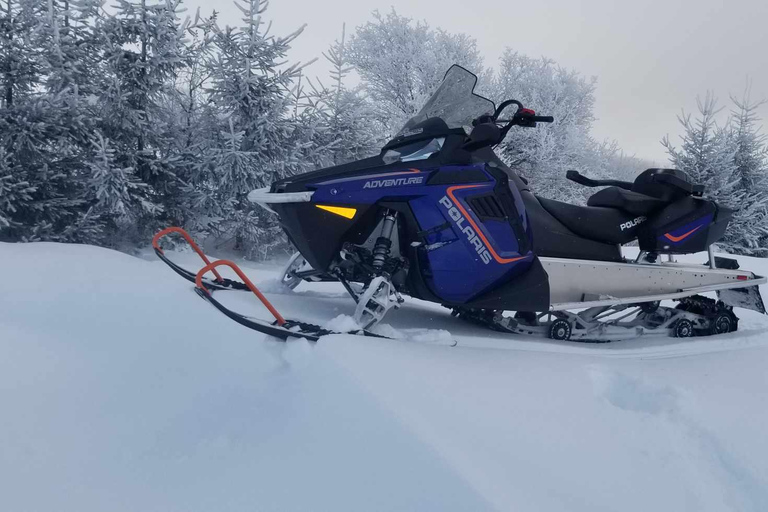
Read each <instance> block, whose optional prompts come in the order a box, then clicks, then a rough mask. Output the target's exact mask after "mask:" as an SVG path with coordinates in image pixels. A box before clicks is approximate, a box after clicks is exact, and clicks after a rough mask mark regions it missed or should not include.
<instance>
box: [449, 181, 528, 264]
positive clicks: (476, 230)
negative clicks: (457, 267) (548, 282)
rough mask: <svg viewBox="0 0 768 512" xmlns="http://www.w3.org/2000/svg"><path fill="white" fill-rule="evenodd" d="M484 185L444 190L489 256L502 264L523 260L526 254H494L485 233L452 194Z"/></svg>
mask: <svg viewBox="0 0 768 512" xmlns="http://www.w3.org/2000/svg"><path fill="white" fill-rule="evenodd" d="M484 186H485V185H457V186H455V187H448V190H447V191H446V192H447V193H448V195H449V196H450V198H451V199H452V200H453V204H455V205H456V208H458V209H459V210H460V211H461V213H463V214H464V218H465V219H467V221H469V223H470V224H471V225H472V227H473V228H475V232H476V233H477V236H479V237H480V239H481V240H482V241H483V242H484V243H485V246H486V247H487V248H488V251H489V252H490V253H491V256H493V259H495V260H496V262H498V263H501V264H502V265H503V264H505V263H513V262H515V261H520V260H524V259H525V258H527V256H519V257H517V258H502V257H501V256H499V255H498V254H496V251H494V250H493V247H492V246H491V244H490V243H489V242H488V239H487V238H485V235H484V234H483V232H482V230H481V229H480V228H479V227H478V225H477V224H475V221H473V220H472V217H471V216H470V215H469V213H467V210H465V209H464V207H463V206H461V203H460V202H459V201H458V199H456V196H454V195H453V191H454V190H461V189H463V188H477V187H484Z"/></svg>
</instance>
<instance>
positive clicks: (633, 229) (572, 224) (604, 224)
mask: <svg viewBox="0 0 768 512" xmlns="http://www.w3.org/2000/svg"><path fill="white" fill-rule="evenodd" d="M538 200H539V202H540V203H541V206H543V207H544V209H545V210H546V211H547V212H549V214H550V215H552V216H553V217H554V218H555V219H557V220H558V221H559V222H560V223H561V224H562V225H564V226H565V227H566V228H568V229H569V230H571V231H572V232H573V233H575V234H577V235H578V236H581V237H584V238H588V239H590V240H595V241H597V242H603V243H607V244H625V243H628V242H631V241H632V240H634V239H635V238H637V229H638V227H639V226H640V224H642V222H641V221H638V219H637V216H636V215H635V214H629V213H627V212H625V211H622V210H620V209H618V208H607V207H603V206H578V205H574V204H569V203H561V202H560V201H554V200H552V199H545V198H543V197H538Z"/></svg>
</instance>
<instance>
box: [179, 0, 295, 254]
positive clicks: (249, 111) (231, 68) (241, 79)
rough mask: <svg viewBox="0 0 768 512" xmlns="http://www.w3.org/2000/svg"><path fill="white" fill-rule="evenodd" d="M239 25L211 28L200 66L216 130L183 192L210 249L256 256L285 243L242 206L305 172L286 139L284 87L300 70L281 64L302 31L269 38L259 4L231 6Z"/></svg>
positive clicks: (258, 212)
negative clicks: (210, 240) (208, 51)
mask: <svg viewBox="0 0 768 512" xmlns="http://www.w3.org/2000/svg"><path fill="white" fill-rule="evenodd" d="M236 5H237V7H238V8H239V9H240V10H241V11H242V12H243V14H244V17H243V26H242V27H241V28H231V27H225V28H223V29H222V28H220V27H218V26H216V25H214V27H213V42H214V44H215V52H214V53H213V55H212V56H211V58H210V59H209V60H208V61H207V63H206V65H207V68H208V73H209V75H210V82H209V84H208V89H207V92H208V94H209V95H210V96H209V97H210V101H211V103H212V104H213V105H214V107H215V109H216V120H215V122H216V123H217V126H216V129H215V130H214V129H213V126H212V127H211V131H212V133H211V134H210V135H212V137H211V138H210V140H209V142H208V145H207V147H205V148H204V151H203V154H202V155H201V157H202V158H201V161H200V162H199V164H198V166H197V167H196V173H195V175H194V177H193V178H192V179H191V180H190V182H189V183H188V188H187V192H189V193H190V194H191V195H190V197H189V198H188V200H189V201H190V202H191V204H194V205H198V207H201V210H200V211H199V214H198V215H197V220H196V226H197V227H198V229H201V230H206V231H208V232H209V233H210V234H212V235H213V237H214V238H215V239H216V241H217V243H218V245H222V244H227V245H228V246H229V247H231V248H233V249H235V250H238V251H243V252H245V253H246V255H247V256H249V257H254V256H264V255H266V254H267V253H268V252H269V251H270V250H272V249H275V248H277V247H279V246H283V247H285V246H286V242H285V239H284V238H283V237H282V236H280V235H279V228H278V227H277V223H276V219H275V218H274V216H273V215H271V214H269V213H267V212H265V211H264V210H263V209H261V208H258V207H256V206H254V205H252V204H251V203H249V202H248V200H247V198H246V195H247V194H248V192H250V191H251V190H253V189H255V188H259V187H264V186H268V185H269V184H270V183H271V182H272V181H274V180H276V179H279V178H282V177H285V176H289V175H291V174H293V173H295V172H298V171H300V170H303V169H305V167H303V165H302V162H301V158H300V157H301V147H300V146H299V144H297V141H296V140H294V132H295V127H296V125H295V123H294V122H293V121H292V119H291V118H290V116H289V114H290V112H291V110H292V108H291V107H292V99H291V93H290V91H291V88H292V85H293V82H294V80H295V79H296V78H297V77H298V74H299V72H300V66H299V65H297V64H295V65H290V66H282V64H283V63H284V61H285V58H286V55H287V52H288V49H289V48H290V44H291V42H292V41H293V40H294V39H295V38H296V37H298V36H299V34H300V33H301V32H302V30H303V27H302V28H300V29H299V30H297V31H295V32H293V33H291V34H289V35H288V36H285V37H276V36H272V35H270V34H269V27H268V26H267V27H266V28H265V27H264V22H263V20H262V15H263V13H264V11H265V8H266V5H265V4H262V3H261V2H260V1H259V0H250V1H249V2H247V3H239V2H238V3H236Z"/></svg>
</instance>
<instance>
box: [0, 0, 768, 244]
mask: <svg viewBox="0 0 768 512" xmlns="http://www.w3.org/2000/svg"><path fill="white" fill-rule="evenodd" d="M236 5H237V7H238V8H239V9H240V11H241V12H242V21H241V23H240V24H239V26H235V27H232V26H221V25H220V23H219V21H218V19H217V15H216V13H215V12H213V11H211V12H208V13H205V12H197V13H189V12H187V11H186V10H185V8H184V5H183V4H182V2H181V1H180V0H174V1H171V0H167V1H159V2H158V1H151V0H135V1H129V0H118V1H117V2H116V3H114V4H110V5H107V4H106V3H105V2H103V1H101V0H47V1H41V0H0V94H1V97H0V241H5V242H32V241H59V242H72V243H87V244H95V245H101V246H107V247H113V248H118V249H121V250H128V251H130V250H132V249H135V248H137V247H142V246H146V245H147V244H148V242H149V240H150V239H151V236H152V234H153V233H154V232H155V231H157V230H158V229H159V228H161V227H165V226H168V225H178V226H183V227H184V228H185V229H187V230H189V231H190V232H191V233H192V234H193V236H196V237H197V238H199V239H202V240H205V245H206V246H207V247H209V248H214V249H217V250H221V249H224V250H229V251H234V252H236V253H238V254H240V255H242V256H244V257H246V258H250V259H265V258H270V257H275V256H279V255H282V254H284V253H285V252H286V251H288V250H290V246H289V244H288V241H287V240H286V238H285V237H284V235H283V234H282V232H281V230H280V228H279V226H278V225H277V222H276V219H275V218H274V217H273V216H271V215H270V214H269V213H268V212H266V211H264V210H262V209H260V208H259V207H257V206H254V205H252V204H250V203H249V202H248V201H247V199H246V195H247V193H248V192H249V191H251V190H252V189H255V188H258V187H264V186H267V185H269V184H270V183H271V182H272V181H274V180H275V179H278V178H283V177H286V176H290V175H293V174H297V173H302V172H306V171H309V170H312V169H316V168H319V167H323V166H328V165H333V164H339V163H343V162H347V161H351V160H355V159H359V158H362V157H365V156H370V155H372V154H376V153H378V151H379V150H380V148H381V146H382V145H383V144H384V143H385V142H386V141H387V140H388V139H389V138H391V136H392V135H393V134H394V133H396V132H397V131H398V130H399V128H400V127H401V126H402V125H403V124H404V122H405V121H406V120H407V119H408V118H409V117H411V116H412V115H414V114H415V113H416V112H417V111H418V110H419V108H420V107H421V105H422V104H423V102H424V101H425V99H426V98H427V97H428V96H429V95H430V94H431V92H432V91H433V90H434V89H435V88H436V87H437V86H438V85H439V83H440V80H441V79H442V77H443V74H444V73H445V71H446V70H447V69H448V68H449V67H450V65H452V64H454V63H455V64H460V65H462V66H464V67H466V68H467V69H469V70H471V71H473V72H475V73H477V74H478V76H479V83H478V89H477V90H478V92H480V93H481V94H484V95H485V96H487V97H489V98H491V99H493V100H495V101H498V100H500V99H503V98H516V99H518V100H520V101H522V102H523V103H524V104H526V105H530V106H531V107H532V108H535V109H536V111H537V112H541V113H542V114H546V115H552V116H554V117H555V120H556V122H555V123H554V124H552V125H548V126H546V127H540V128H539V129H536V130H519V131H518V132H514V133H510V135H509V136H508V137H507V139H506V140H505V141H504V142H503V143H502V144H501V145H500V146H499V147H497V152H498V153H499V155H500V157H501V158H502V159H503V160H504V161H505V162H506V163H508V164H509V165H510V166H511V167H512V168H513V169H514V170H515V171H516V172H518V173H519V174H521V175H522V176H524V177H526V178H527V179H529V180H530V182H531V184H532V186H533V187H534V189H535V190H536V192H537V193H540V194H541V195H544V196H547V197H550V198H554V199H562V200H568V201H577V202H580V201H584V200H585V196H584V195H583V194H585V193H586V191H585V190H584V189H583V188H581V189H580V188H579V187H575V186H573V185H572V184H569V182H568V181H566V180H565V178H564V177H565V172H566V170H570V169H574V170H578V171H580V172H583V173H585V174H588V175H590V176H594V177H618V178H621V179H632V178H633V176H634V175H635V174H637V173H639V172H641V171H642V170H644V169H645V168H647V167H651V166H652V163H651V162H647V161H644V160H643V159H641V158H635V157H634V156H627V155H625V153H624V152H623V151H622V150H621V148H619V147H618V144H617V143H616V142H614V141H611V140H605V141H601V140H596V139H595V138H594V137H593V136H592V135H591V128H592V125H593V123H594V122H595V115H594V105H595V101H596V94H597V79H596V78H594V77H586V76H583V75H582V74H581V73H579V72H578V70H573V69H567V68H565V67H563V66H560V65H558V64H557V63H556V62H554V61H552V60H550V59H547V58H543V57H536V58H534V57H529V56H526V55H523V54H521V53H519V52H516V51H515V50H514V41H513V40H511V41H510V42H509V47H508V48H507V50H506V51H505V52H504V54H503V55H502V57H501V58H500V59H499V61H498V62H496V63H493V64H492V65H489V63H487V62H485V60H484V58H483V56H482V55H481V54H480V52H479V51H478V48H477V42H476V40H475V39H474V38H472V37H471V36H468V35H466V34H454V33H448V32H446V31H444V30H442V29H440V28H437V27H431V26H430V25H428V24H427V23H425V22H421V21H418V20H413V19H410V18H408V17H407V16H403V15H401V14H398V13H397V12H395V11H394V10H392V11H389V12H378V11H375V12H373V13H372V14H371V17H370V19H369V21H368V22H367V23H365V24H362V25H360V26H358V27H355V28H354V29H351V30H347V29H346V28H345V27H343V26H342V25H341V21H340V22H339V23H340V26H339V38H338V39H337V41H336V42H335V43H334V44H333V45H331V46H330V47H329V48H327V49H326V50H325V51H324V52H322V53H321V54H320V55H318V58H319V59H324V60H326V61H327V63H328V67H329V68H330V69H331V71H330V73H329V74H328V75H327V76H319V77H318V76H315V75H314V74H313V71H312V66H311V65H307V64H306V63H305V64H301V63H295V62H293V61H292V58H291V52H290V48H291V44H292V42H293V41H295V40H296V38H299V37H301V36H302V29H301V28H299V29H298V30H296V31H295V32H293V33H290V34H283V35H275V34H273V33H272V32H271V30H270V24H269V11H268V9H267V5H266V3H265V2H261V1H259V0H250V1H245V2H243V1H239V2H236ZM704 87H706V84H704ZM760 105H761V101H760V100H754V99H752V98H751V96H750V94H749V91H748V89H746V92H745V93H743V94H741V95H739V96H733V97H731V98H729V101H728V103H727V104H726V105H724V106H720V104H719V103H718V101H717V99H716V98H714V97H713V96H712V95H711V94H705V95H704V96H702V97H701V98H700V99H699V101H698V110H697V111H696V112H694V113H681V114H680V115H679V121H680V123H681V125H682V127H683V130H682V131H683V136H682V137H681V138H680V139H679V140H676V139H670V138H668V137H664V138H663V139H662V140H661V141H660V143H661V144H663V145H664V146H665V148H666V150H667V153H668V155H669V162H668V163H665V165H667V166H670V167H676V168H679V169H682V170H684V171H686V172H687V173H689V174H690V175H691V177H692V178H693V179H694V181H696V182H698V183H703V184H705V185H706V186H707V195H709V196H711V197H712V198H713V199H715V200H716V201H717V202H718V203H721V204H724V205H726V206H729V207H731V208H734V209H735V210H736V214H735V217H734V220H733V224H734V227H733V228H731V229H729V234H728V235H727V236H726V238H725V239H724V240H722V241H721V242H720V245H721V246H722V247H723V248H724V249H726V250H728V251H730V252H733V253H737V254H747V255H756V256H766V255H768V219H767V218H766V213H767V210H766V208H768V181H767V179H768V146H767V145H766V135H765V133H764V132H763V129H762V126H761V120H760V119H759V118H758V115H757V109H758V107H759V106H760ZM723 109H725V110H723ZM662 136H663V134H660V139H661V138H662Z"/></svg>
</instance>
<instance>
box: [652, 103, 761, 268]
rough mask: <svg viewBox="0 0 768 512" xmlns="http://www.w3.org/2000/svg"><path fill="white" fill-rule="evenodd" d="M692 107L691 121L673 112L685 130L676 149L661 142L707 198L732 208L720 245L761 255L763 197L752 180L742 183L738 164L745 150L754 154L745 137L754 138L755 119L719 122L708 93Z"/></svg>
mask: <svg viewBox="0 0 768 512" xmlns="http://www.w3.org/2000/svg"><path fill="white" fill-rule="evenodd" d="M697 107H698V117H697V118H695V119H692V117H691V115H690V114H685V113H683V114H682V115H680V116H678V119H679V121H680V124H681V125H682V127H683V130H684V132H683V135H682V136H681V143H680V147H679V148H677V147H675V146H674V145H673V144H672V143H671V142H670V140H669V137H665V138H664V139H663V140H662V144H663V145H664V146H665V147H666V149H667V152H668V154H669V158H670V162H671V163H672V165H673V166H674V167H675V168H677V169H680V170H682V171H685V172H686V173H688V174H689V175H690V177H691V178H692V180H693V181H694V182H695V183H700V184H703V185H704V186H705V187H706V191H705V195H706V196H707V197H709V198H711V199H713V200H714V201H716V202H717V203H719V204H721V205H723V206H726V207H728V208H732V209H734V210H735V214H734V218H733V221H732V222H731V226H730V228H729V230H728V231H727V233H726V236H725V238H724V239H723V240H722V241H721V242H720V245H722V246H724V247H725V248H726V249H728V250H730V251H733V252H737V253H747V254H763V253H764V252H765V249H764V240H765V237H766V236H768V218H766V198H765V195H764V192H762V191H760V190H759V189H757V188H755V187H754V184H752V182H751V180H750V182H748V183H749V184H748V186H746V187H745V186H744V184H743V182H742V177H743V176H745V174H746V173H745V171H746V170H747V169H746V168H745V167H742V168H740V165H743V163H744V162H745V161H747V160H748V159H749V158H748V154H751V152H752V151H751V150H745V148H747V147H749V148H754V149H758V152H759V144H758V145H754V146H753V145H752V144H751V143H749V144H748V143H747V140H746V139H748V138H751V137H750V136H749V135H748V134H750V133H751V134H752V136H753V137H755V136H757V137H759V136H758V135H757V132H756V131H754V130H753V126H752V124H753V123H754V122H755V121H756V120H755V119H752V120H749V116H746V117H744V116H736V118H735V119H730V120H729V121H728V122H727V123H726V124H725V125H724V126H719V125H718V124H717V121H716V118H717V115H718V113H720V111H721V110H722V109H720V108H718V107H717V100H716V99H715V98H714V96H713V95H711V94H707V96H706V97H705V98H704V99H703V100H701V99H699V100H697ZM737 112H740V110H737ZM745 123H747V124H745ZM756 175H757V173H756V174H755V176H756Z"/></svg>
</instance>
